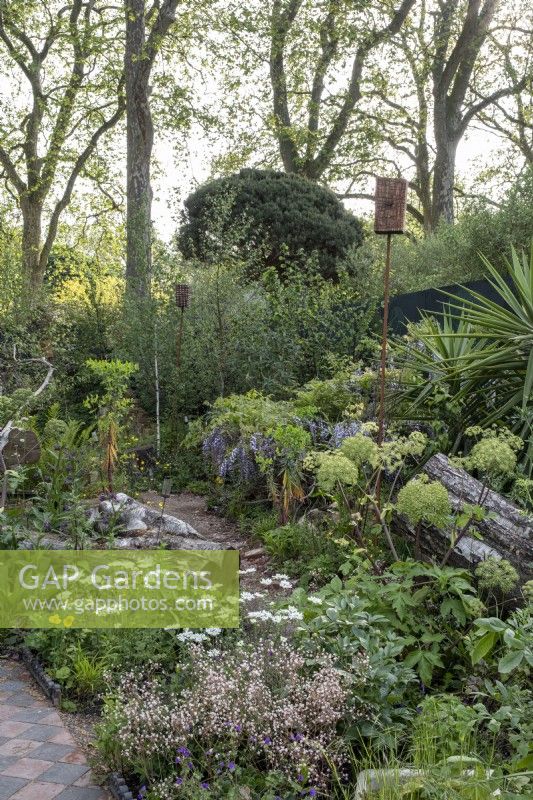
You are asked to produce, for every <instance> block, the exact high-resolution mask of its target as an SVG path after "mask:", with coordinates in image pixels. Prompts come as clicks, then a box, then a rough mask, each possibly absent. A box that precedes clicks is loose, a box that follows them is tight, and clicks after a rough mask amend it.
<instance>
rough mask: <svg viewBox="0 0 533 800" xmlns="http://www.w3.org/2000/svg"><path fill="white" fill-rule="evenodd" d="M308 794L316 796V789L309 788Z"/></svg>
mask: <svg viewBox="0 0 533 800" xmlns="http://www.w3.org/2000/svg"><path fill="white" fill-rule="evenodd" d="M309 796H310V797H316V789H309Z"/></svg>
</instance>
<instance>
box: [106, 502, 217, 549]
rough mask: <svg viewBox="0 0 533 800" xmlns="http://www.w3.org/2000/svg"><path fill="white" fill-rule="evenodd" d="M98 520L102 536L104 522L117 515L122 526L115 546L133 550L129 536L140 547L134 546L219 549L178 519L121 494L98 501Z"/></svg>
mask: <svg viewBox="0 0 533 800" xmlns="http://www.w3.org/2000/svg"><path fill="white" fill-rule="evenodd" d="M99 510H100V514H101V518H100V520H99V521H98V522H97V525H98V528H99V529H100V532H101V533H106V530H107V529H106V526H105V523H106V522H107V523H109V518H110V517H111V515H112V514H116V515H117V522H118V524H119V525H120V526H121V529H120V535H119V536H118V537H117V539H116V540H115V541H116V546H117V547H132V542H131V537H134V536H138V537H139V538H138V542H139V544H135V545H133V546H134V547H145V548H149V547H158V546H159V545H160V544H165V545H167V547H169V548H170V549H172V550H180V549H181V550H220V549H221V548H220V545H218V544H216V543H215V542H211V541H209V540H208V539H206V538H205V537H204V536H202V535H201V534H200V533H198V531H197V530H195V528H193V527H192V526H191V525H189V524H188V523H187V522H184V521H183V520H181V519H177V517H172V516H171V515H170V514H163V513H161V511H159V510H158V509H154V508H149V507H148V506H146V505H144V504H143V503H139V502H138V501H137V500H134V499H133V498H132V497H129V496H128V495H127V494H124V493H123V492H118V493H117V494H116V495H114V497H113V499H112V500H111V499H107V498H106V499H104V500H102V501H101V502H100V505H99Z"/></svg>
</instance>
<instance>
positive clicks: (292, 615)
mask: <svg viewBox="0 0 533 800" xmlns="http://www.w3.org/2000/svg"><path fill="white" fill-rule="evenodd" d="M285 616H286V619H303V618H304V615H303V614H302V613H301V611H298V609H297V608H295V607H294V606H289V607H288V608H286V609H285Z"/></svg>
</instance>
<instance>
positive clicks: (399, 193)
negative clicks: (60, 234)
mask: <svg viewBox="0 0 533 800" xmlns="http://www.w3.org/2000/svg"><path fill="white" fill-rule="evenodd" d="M406 207H407V181H406V180H404V179H403V178H376V194H375V219H374V232H375V233H377V234H386V235H387V250H386V256H385V272H384V276H383V284H384V295H383V330H382V336H381V360H380V367H379V400H378V436H377V443H378V444H379V445H381V444H383V440H384V438H385V373H386V368H387V344H388V332H389V297H390V269H391V249H392V234H393V233H403V232H404V230H405V211H406ZM381 477H382V475H381V469H380V470H379V472H378V475H377V478H376V504H377V506H378V508H379V507H380V506H381Z"/></svg>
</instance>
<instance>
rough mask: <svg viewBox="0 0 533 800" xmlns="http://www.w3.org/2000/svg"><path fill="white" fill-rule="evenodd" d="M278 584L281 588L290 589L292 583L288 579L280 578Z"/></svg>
mask: <svg viewBox="0 0 533 800" xmlns="http://www.w3.org/2000/svg"><path fill="white" fill-rule="evenodd" d="M279 585H280V586H281V588H282V589H292V583H291V582H290V581H286V580H282V581H280V582H279Z"/></svg>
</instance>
